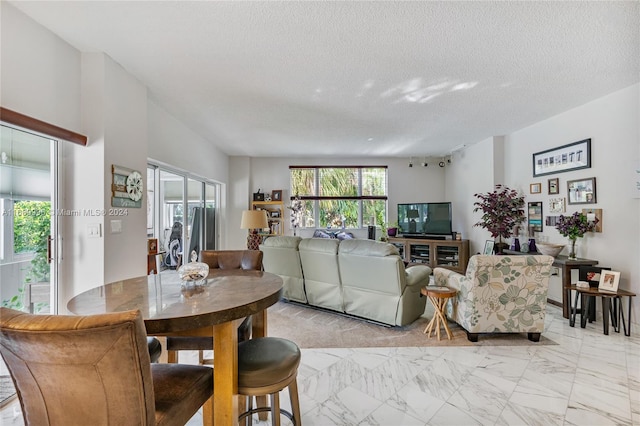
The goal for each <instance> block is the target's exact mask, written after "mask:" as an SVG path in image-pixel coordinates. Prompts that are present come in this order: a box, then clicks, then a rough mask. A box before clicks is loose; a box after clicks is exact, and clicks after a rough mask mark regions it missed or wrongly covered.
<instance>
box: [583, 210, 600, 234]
mask: <svg viewBox="0 0 640 426" xmlns="http://www.w3.org/2000/svg"><path fill="white" fill-rule="evenodd" d="M582 214H583V215H585V216H586V217H587V220H588V221H589V222H596V228H595V229H594V230H593V232H602V209H582Z"/></svg>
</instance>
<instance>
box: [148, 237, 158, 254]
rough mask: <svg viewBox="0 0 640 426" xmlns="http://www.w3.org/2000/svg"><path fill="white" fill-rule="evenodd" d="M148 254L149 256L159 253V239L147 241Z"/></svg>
mask: <svg viewBox="0 0 640 426" xmlns="http://www.w3.org/2000/svg"><path fill="white" fill-rule="evenodd" d="M147 253H148V254H156V253H158V239H157V238H149V239H147Z"/></svg>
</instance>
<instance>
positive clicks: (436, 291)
mask: <svg viewBox="0 0 640 426" xmlns="http://www.w3.org/2000/svg"><path fill="white" fill-rule="evenodd" d="M420 293H421V294H422V295H424V296H427V297H428V298H429V301H431V304H432V305H433V307H434V310H435V312H434V314H433V318H431V321H430V322H429V324H427V328H425V329H424V333H425V334H426V335H427V337H428V338H431V332H432V331H433V333H434V335H437V336H438V340H440V327H441V326H443V327H444V329H445V331H446V332H447V337H448V338H449V340H451V330H449V326H448V325H447V317H446V316H445V313H444V308H445V306H447V302H448V301H449V299H451V298H452V297H454V296H455V295H456V294H457V293H458V292H457V291H456V290H454V289H452V288H449V287H440V286H427V287H423V288H422V289H420ZM434 327H435V330H434Z"/></svg>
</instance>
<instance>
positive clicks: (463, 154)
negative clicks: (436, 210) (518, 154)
mask: <svg viewBox="0 0 640 426" xmlns="http://www.w3.org/2000/svg"><path fill="white" fill-rule="evenodd" d="M501 149H502V138H489V139H485V140H482V141H480V142H478V143H476V144H474V145H471V146H469V147H467V148H466V149H464V150H461V151H458V152H455V153H454V154H453V155H452V158H451V165H450V166H448V167H447V174H446V194H447V195H446V196H447V198H448V199H449V201H451V204H452V206H453V226H454V229H458V230H459V232H461V233H462V238H463V239H468V240H469V253H470V254H475V253H478V252H482V250H483V248H484V243H485V241H486V240H490V239H492V238H491V235H490V234H489V232H488V231H487V230H485V229H484V228H479V227H474V226H473V224H474V223H476V222H478V221H479V220H480V217H481V214H480V213H474V212H473V208H474V206H473V203H474V202H475V201H476V198H475V197H474V196H473V194H477V193H479V192H488V191H492V190H493V188H494V187H495V184H497V183H502V182H499V181H497V180H496V179H497V178H496V176H495V172H494V170H496V169H501V167H502V164H500V163H496V162H495V158H496V156H498V158H500V156H501V155H500V154H495V151H496V150H501ZM500 174H501V173H499V174H498V175H500Z"/></svg>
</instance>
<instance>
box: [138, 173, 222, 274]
mask: <svg viewBox="0 0 640 426" xmlns="http://www.w3.org/2000/svg"><path fill="white" fill-rule="evenodd" d="M147 185H148V188H149V190H148V193H147V195H148V197H149V199H148V207H147V211H148V215H147V217H148V218H147V235H148V237H149V238H158V242H159V247H160V250H161V251H163V252H164V256H163V257H164V260H163V266H164V268H170V269H175V268H177V267H179V266H180V265H181V264H183V263H185V262H189V261H191V253H193V252H195V254H196V257H197V258H198V259H199V256H200V251H201V250H213V249H215V248H216V245H217V243H216V240H217V230H216V216H217V210H216V209H217V205H218V203H217V200H218V196H219V189H218V186H219V185H218V184H215V183H213V182H206V181H204V180H202V179H198V178H195V177H192V176H189V175H188V174H187V173H181V172H179V171H175V170H171V169H169V168H167V167H164V166H157V165H153V164H150V165H149V167H148V172H147ZM156 224H157V225H156Z"/></svg>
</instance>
